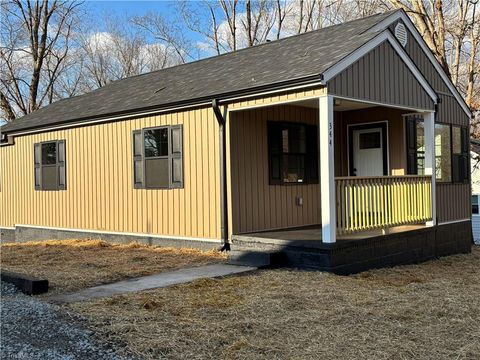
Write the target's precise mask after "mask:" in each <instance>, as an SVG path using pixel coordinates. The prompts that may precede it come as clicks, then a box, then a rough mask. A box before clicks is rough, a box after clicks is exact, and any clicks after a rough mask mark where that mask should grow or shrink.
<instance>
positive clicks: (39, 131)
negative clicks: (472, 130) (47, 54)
mask: <svg viewBox="0 0 480 360" xmlns="http://www.w3.org/2000/svg"><path fill="white" fill-rule="evenodd" d="M470 118H471V112H470V110H469V108H468V107H467V106H466V104H465V103H464V101H463V99H462V97H461V96H460V95H459V93H458V91H457V89H456V88H455V87H454V86H453V85H452V83H451V82H450V80H449V78H448V77H447V75H446V74H445V72H444V71H443V69H442V67H441V66H440V64H439V63H438V62H437V61H436V60H435V58H434V56H433V54H432V53H431V52H430V50H429V49H428V47H427V45H426V44H425V42H424V41H423V39H422V37H421V35H420V34H419V33H418V31H417V30H416V29H415V26H414V25H413V23H412V22H411V21H410V20H409V19H408V16H407V15H406V14H405V13H404V12H403V11H401V10H397V11H391V12H386V13H383V14H377V15H374V16H370V17H366V18H363V19H359V20H355V21H350V22H346V23H343V24H340V25H335V26H331V27H327V28H324V29H321V30H318V31H312V32H309V33H306V34H302V35H297V36H293V37H289V38H286V39H282V40H278V41H272V42H269V43H266V44H263V45H259V46H255V47H252V48H248V49H244V50H239V51H236V52H233V53H229V54H224V55H220V56H216V57H212V58H208V59H204V60H200V61H196V62H192V63H189V64H185V65H180V66H175V67H171V68H168V69H164V70H160V71H156V72H152V73H148V74H144V75H139V76H134V77H130V78H126V79H123V80H119V81H115V82H113V83H111V84H109V85H106V86H104V87H102V88H100V89H98V90H95V91H92V92H91V93H88V94H85V95H81V96H76V97H73V98H70V99H65V100H61V101H58V102H56V103H53V104H51V105H49V106H46V107H45V108H42V109H40V110H38V111H36V112H34V113H32V114H29V115H27V116H24V117H23V118H21V119H19V120H17V121H15V122H12V123H10V124H7V125H5V126H3V127H2V128H1V131H2V138H1V141H2V142H1V147H0V159H1V178H0V181H1V183H0V206H1V209H2V211H1V214H0V226H1V227H2V234H3V235H2V236H3V238H4V239H14V240H16V241H25V240H31V239H39V238H72V237H77V238H78V237H101V238H104V239H107V240H114V241H126V240H131V239H132V238H134V239H137V240H139V241H145V242H148V243H155V244H161V245H188V246H207V247H208V246H210V247H211V246H215V245H221V244H222V243H225V244H227V245H226V246H225V247H229V246H228V245H229V244H233V245H232V247H233V248H234V249H235V247H236V246H237V247H238V248H242V249H254V248H255V249H262V250H272V251H273V250H278V252H279V253H280V252H281V251H280V250H285V251H284V252H282V254H283V255H284V256H285V257H284V263H287V264H290V265H294V266H297V265H299V263H300V265H302V264H303V265H305V264H306V263H307V262H308V264H307V265H305V266H308V267H313V268H319V269H324V270H329V271H335V272H339V273H341V272H353V271H359V270H362V269H365V268H369V267H372V266H385V265H391V264H397V263H405V262H413V261H422V260H426V259H431V258H434V257H436V256H440V255H447V254H453V253H459V252H468V251H470V246H471V239H472V236H471V211H470V171H469V156H468V149H469V136H468V134H469V122H470ZM287 250H288V251H287ZM292 254H293V255H292ZM299 259H300V260H299ZM297 260H298V261H297Z"/></svg>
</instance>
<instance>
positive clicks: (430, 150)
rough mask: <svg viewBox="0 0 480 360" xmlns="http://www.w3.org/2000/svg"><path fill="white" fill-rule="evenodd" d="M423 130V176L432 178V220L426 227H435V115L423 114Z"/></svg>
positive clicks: (431, 113)
mask: <svg viewBox="0 0 480 360" xmlns="http://www.w3.org/2000/svg"><path fill="white" fill-rule="evenodd" d="M423 128H424V139H425V175H431V176H432V199H431V204H432V220H431V221H427V222H426V223H425V225H426V226H435V225H436V223H437V205H436V198H437V197H436V192H435V175H436V171H435V113H433V112H430V113H424V114H423Z"/></svg>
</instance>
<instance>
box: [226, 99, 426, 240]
mask: <svg viewBox="0 0 480 360" xmlns="http://www.w3.org/2000/svg"><path fill="white" fill-rule="evenodd" d="M412 116H413V117H416V118H421V119H422V124H423V127H422V129H421V130H422V131H421V132H418V133H416V137H415V139H411V138H410V137H411V135H410V137H409V136H407V133H406V132H407V131H408V130H407V125H406V124H407V120H408V117H412ZM229 130H230V131H229V139H230V171H231V172H230V173H231V177H230V184H231V187H230V189H231V192H230V194H231V215H230V216H231V227H230V229H231V237H232V240H233V242H234V243H235V241H239V240H245V239H246V238H249V239H250V240H251V239H256V241H259V240H261V239H264V240H262V241H263V242H264V243H277V244H281V243H286V242H295V241H297V242H299V241H309V242H322V243H335V242H343V243H345V242H346V241H354V240H360V239H365V238H373V237H379V236H385V235H389V234H396V233H399V232H406V231H413V230H418V229H422V228H424V227H426V226H433V225H434V219H435V199H434V196H433V195H432V194H434V187H435V180H434V179H432V174H433V172H434V166H433V165H434V154H433V151H434V144H433V139H434V136H433V131H434V120H433V113H432V112H429V111H424V110H421V109H411V108H400V107H387V106H384V105H381V104H377V103H372V102H362V101H355V100H351V99H343V98H340V97H334V96H329V95H325V96H321V97H316V98H312V99H304V100H300V101H290V102H288V103H284V104H274V105H268V106H255V107H253V108H249V109H242V110H238V111H232V112H230V114H229ZM408 141H414V144H413V146H414V147H415V148H417V147H421V148H422V149H423V154H424V157H423V158H422V159H416V161H419V164H421V166H420V167H421V171H422V173H423V174H422V175H408V172H409V171H408V164H409V161H408V146H409V144H408V143H407V142H408Z"/></svg>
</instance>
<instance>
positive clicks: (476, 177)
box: [470, 139, 480, 245]
mask: <svg viewBox="0 0 480 360" xmlns="http://www.w3.org/2000/svg"><path fill="white" fill-rule="evenodd" d="M470 145H471V147H470V159H471V161H470V169H471V172H472V175H471V177H472V233H473V241H474V242H475V243H476V244H478V245H480V211H479V207H478V206H479V197H480V141H479V140H476V139H471V140H470Z"/></svg>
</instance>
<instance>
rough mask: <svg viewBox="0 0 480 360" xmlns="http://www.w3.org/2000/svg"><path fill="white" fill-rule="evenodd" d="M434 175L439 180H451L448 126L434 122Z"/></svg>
mask: <svg viewBox="0 0 480 360" xmlns="http://www.w3.org/2000/svg"><path fill="white" fill-rule="evenodd" d="M435 160H436V177H437V180H438V181H440V182H445V181H451V180H452V154H451V147H450V126H449V125H443V124H435Z"/></svg>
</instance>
